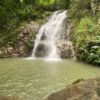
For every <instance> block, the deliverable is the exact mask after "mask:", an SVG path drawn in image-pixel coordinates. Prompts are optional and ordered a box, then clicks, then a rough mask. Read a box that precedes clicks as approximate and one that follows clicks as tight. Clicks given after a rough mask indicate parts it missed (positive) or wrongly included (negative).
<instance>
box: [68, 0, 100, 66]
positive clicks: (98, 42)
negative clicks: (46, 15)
mask: <svg viewBox="0 0 100 100" xmlns="http://www.w3.org/2000/svg"><path fill="white" fill-rule="evenodd" d="M91 2H92V0H91V1H90V0H87V1H84V2H83V3H82V0H80V1H78V2H77V3H76V4H77V6H76V8H80V9H79V12H77V10H78V9H77V10H76V9H73V8H71V9H70V10H72V12H71V13H70V15H71V16H72V15H74V14H75V16H76V17H75V18H72V20H73V22H74V26H75V29H74V45H75V51H76V56H77V58H78V60H80V61H85V62H87V63H90V64H94V65H100V28H99V27H100V19H99V18H100V12H99V9H98V10H95V11H96V12H95V15H94V13H93V9H94V8H92V6H91ZM81 4H83V6H82V5H81ZM97 4H98V3H97ZM95 6H96V5H95ZM97 6H98V5H97ZM74 7H75V6H74ZM95 8H96V7H95ZM75 12H76V13H75Z"/></svg>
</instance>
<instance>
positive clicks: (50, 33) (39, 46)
mask: <svg viewBox="0 0 100 100" xmlns="http://www.w3.org/2000/svg"><path fill="white" fill-rule="evenodd" d="M66 18H67V11H63V12H59V11H56V12H54V14H53V15H52V17H51V18H50V19H49V21H48V22H47V23H46V24H44V25H43V26H41V28H40V30H39V32H38V34H37V36H36V40H35V44H34V49H33V53H32V57H33V58H36V57H43V58H47V59H53V60H54V59H60V55H59V53H58V48H57V42H58V41H59V39H60V38H61V34H62V32H64V29H65V25H64V21H65V19H66Z"/></svg>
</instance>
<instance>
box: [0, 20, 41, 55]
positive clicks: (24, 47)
mask: <svg viewBox="0 0 100 100" xmlns="http://www.w3.org/2000/svg"><path fill="white" fill-rule="evenodd" d="M38 29H39V25H38V24H37V23H35V22H33V21H31V22H29V23H27V24H26V25H25V26H23V27H20V28H19V29H18V31H17V32H16V35H14V36H15V37H13V38H14V40H12V41H11V42H12V44H13V45H11V43H8V44H6V45H5V46H2V47H0V57H25V56H27V55H28V53H29V52H30V50H31V49H32V48H33V43H34V38H35V35H36V33H37V31H38ZM14 42H15V43H14Z"/></svg>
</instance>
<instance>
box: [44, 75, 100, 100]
mask: <svg viewBox="0 0 100 100" xmlns="http://www.w3.org/2000/svg"><path fill="white" fill-rule="evenodd" d="M45 100H100V77H98V78H93V79H88V80H77V81H75V82H74V83H73V84H72V85H69V86H67V87H66V88H65V89H63V90H61V91H58V92H55V93H52V94H51V95H50V96H48V97H47V98H46V99H45Z"/></svg>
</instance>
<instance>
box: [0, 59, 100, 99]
mask: <svg viewBox="0 0 100 100" xmlns="http://www.w3.org/2000/svg"><path fill="white" fill-rule="evenodd" d="M96 76H100V68H99V67H95V66H91V65H88V64H83V63H79V62H76V61H73V60H62V61H60V62H49V61H44V60H25V59H0V95H9V96H19V97H25V98H26V99H27V100H43V98H44V97H45V96H47V95H49V94H50V93H52V92H54V91H57V90H59V89H62V88H64V87H65V86H67V85H69V84H71V83H72V82H73V81H75V80H76V79H81V78H90V77H96Z"/></svg>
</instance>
